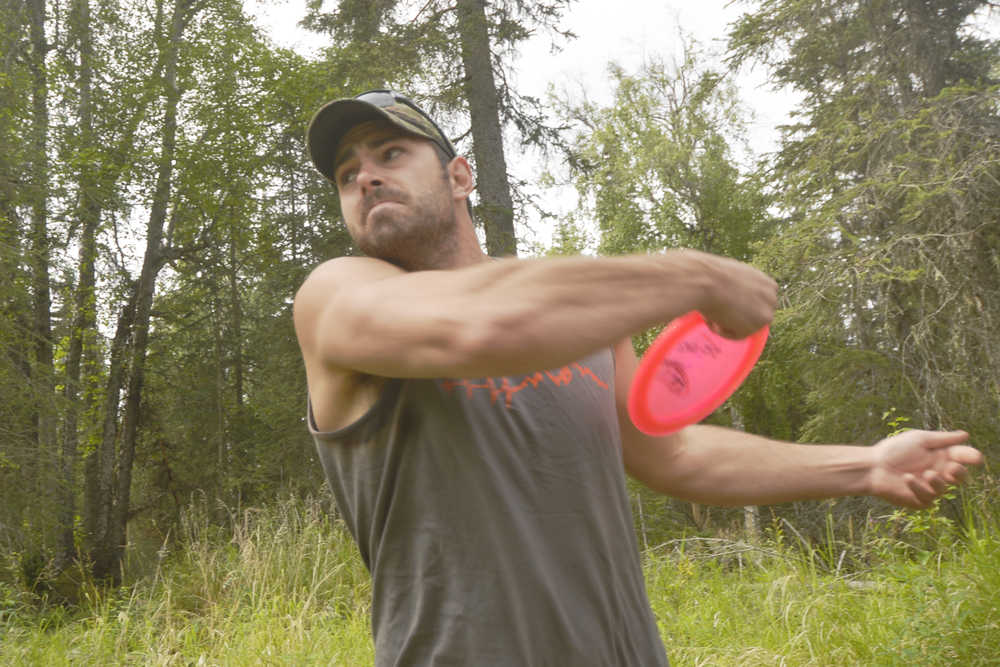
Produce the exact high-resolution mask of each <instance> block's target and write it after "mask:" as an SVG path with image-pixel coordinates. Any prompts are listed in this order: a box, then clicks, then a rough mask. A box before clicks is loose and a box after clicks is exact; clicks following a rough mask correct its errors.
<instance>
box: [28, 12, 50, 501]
mask: <svg viewBox="0 0 1000 667" xmlns="http://www.w3.org/2000/svg"><path fill="white" fill-rule="evenodd" d="M27 6H28V15H29V32H30V37H31V56H30V61H29V68H30V70H31V78H32V90H31V107H32V119H31V120H32V122H31V149H30V150H31V154H30V160H31V179H32V185H31V195H30V196H31V257H30V266H31V288H32V289H31V292H32V300H33V301H32V311H33V313H34V315H33V323H32V329H33V335H34V345H35V355H34V356H35V359H34V361H35V363H34V367H33V378H32V380H33V384H34V386H35V395H34V400H35V406H36V407H35V410H36V412H35V425H36V438H37V446H38V450H37V458H36V461H35V470H34V476H35V489H36V494H37V497H39V498H40V499H48V498H50V497H51V492H50V489H51V486H50V485H49V484H47V483H46V481H45V480H44V477H43V473H44V468H45V462H46V458H45V457H52V459H54V458H55V454H56V452H55V443H56V423H55V406H54V404H53V399H54V394H55V368H54V364H53V351H52V347H53V346H52V314H51V308H52V296H51V292H50V286H49V265H50V252H51V249H50V242H49V233H48V195H49V160H48V152H47V150H48V133H49V107H48V76H47V73H46V64H45V55H46V53H47V52H48V48H49V47H48V42H47V41H46V37H45V2H44V0H29V1H28V3H27Z"/></svg>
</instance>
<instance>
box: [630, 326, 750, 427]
mask: <svg viewBox="0 0 1000 667" xmlns="http://www.w3.org/2000/svg"><path fill="white" fill-rule="evenodd" d="M768 332H769V328H768V327H764V328H763V329H761V330H760V331H757V332H756V333H754V334H752V335H751V336H748V337H747V338H743V339H740V340H730V339H729V338H724V337H722V336H720V335H719V334H717V333H715V332H714V331H712V330H711V328H709V326H708V324H707V323H706V322H705V318H704V317H702V315H701V313H699V312H697V311H692V312H690V313H687V314H686V315H682V316H681V317H678V318H677V319H675V320H673V321H672V322H670V324H668V325H667V326H666V328H665V329H664V330H663V331H662V332H661V333H660V335H659V336H657V337H656V340H654V341H653V344H652V345H650V346H649V349H648V350H646V353H645V354H644V355H643V356H642V359H641V360H640V361H639V368H638V369H637V370H636V373H635V377H634V378H633V379H632V386H631V387H630V389H629V397H628V412H629V416H630V417H631V418H632V423H634V424H635V425H636V428H638V429H639V430H640V431H642V432H643V433H648V434H649V435H665V434H667V433H673V432H674V431H679V430H680V429H682V428H683V427H685V426H687V425H688V424H694V423H697V422H699V421H701V420H702V419H704V418H705V417H707V416H708V415H710V414H711V413H712V411H713V410H715V409H716V408H717V407H719V406H720V405H722V404H723V403H724V402H725V401H726V399H727V398H729V396H730V395H732V393H733V392H734V391H736V389H737V388H738V387H739V386H740V384H742V383H743V380H745V379H746V377H747V375H749V374H750V371H751V370H752V369H753V367H754V364H756V363H757V359H758V358H759V357H760V353H761V352H762V351H763V349H764V344H765V343H766V342H767V336H768Z"/></svg>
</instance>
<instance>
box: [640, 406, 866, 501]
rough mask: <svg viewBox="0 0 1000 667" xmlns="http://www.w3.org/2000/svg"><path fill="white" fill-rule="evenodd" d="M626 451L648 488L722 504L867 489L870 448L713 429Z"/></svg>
mask: <svg viewBox="0 0 1000 667" xmlns="http://www.w3.org/2000/svg"><path fill="white" fill-rule="evenodd" d="M640 437H643V438H648V440H647V442H646V443H645V444H644V445H643V446H642V447H641V448H638V449H633V450H632V452H631V459H632V460H631V461H630V460H629V456H628V455H627V456H626V464H627V465H628V467H629V472H630V474H632V476H634V477H636V478H637V479H638V480H639V481H641V482H642V483H644V484H645V485H646V486H648V487H650V488H652V489H653V490H655V491H658V492H660V493H664V494H666V495H670V496H673V497H677V498H681V499H684V500H690V501H692V502H699V503H705V504H710V505H721V506H738V505H769V504H775V503H782V502H789V501H793V500H808V499H820V498H834V497H841V496H853V495H866V494H869V493H871V480H870V478H871V471H872V469H873V451H872V449H871V448H870V447H859V446H851V445H799V444H792V443H786V442H779V441H775V440H769V439H767V438H762V437H759V436H755V435H751V434H748V433H744V432H742V431H736V430H732V429H725V428H720V427H714V426H702V425H698V426H691V427H688V428H686V429H684V430H683V431H681V432H680V433H677V434H675V435H673V436H668V437H665V438H650V437H649V436H643V435H641V434H640Z"/></svg>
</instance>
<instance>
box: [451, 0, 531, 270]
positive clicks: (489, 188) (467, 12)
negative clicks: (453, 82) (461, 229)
mask: <svg viewBox="0 0 1000 667" xmlns="http://www.w3.org/2000/svg"><path fill="white" fill-rule="evenodd" d="M456 7H457V9H458V32H459V39H460V41H461V50H462V65H463V66H464V68H465V97H466V99H468V101H469V114H470V116H471V120H472V144H473V156H474V157H475V160H476V171H477V176H478V178H477V181H478V187H477V189H478V191H479V206H478V207H477V210H478V213H479V215H480V216H481V217H482V219H483V224H484V226H485V228H486V251H487V253H488V254H489V255H490V256H491V257H502V256H505V255H516V254H517V240H516V238H515V236H514V205H513V202H512V201H511V195H510V182H509V180H508V178H507V162H506V160H505V158H504V151H503V133H502V132H501V128H500V99H499V96H498V95H497V88H496V83H495V81H494V78H493V64H492V60H491V54H490V36H489V31H488V29H487V20H486V2H485V0H457V3H456Z"/></svg>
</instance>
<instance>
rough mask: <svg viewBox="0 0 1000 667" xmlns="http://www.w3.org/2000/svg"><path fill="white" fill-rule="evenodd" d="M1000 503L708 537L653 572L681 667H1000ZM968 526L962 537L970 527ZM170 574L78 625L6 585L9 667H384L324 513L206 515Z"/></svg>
mask: <svg viewBox="0 0 1000 667" xmlns="http://www.w3.org/2000/svg"><path fill="white" fill-rule="evenodd" d="M994 507H995V505H994V504H990V503H987V502H985V501H984V502H983V503H981V504H980V505H978V506H974V507H973V506H967V507H966V512H965V517H964V520H963V521H961V522H956V521H951V520H947V519H944V518H943V517H942V516H941V514H940V513H939V512H933V511H932V512H924V513H896V514H893V515H891V516H889V517H885V518H882V519H880V520H879V521H874V522H870V523H869V525H868V526H867V527H866V529H865V530H864V532H863V533H862V534H860V535H858V536H857V539H856V540H855V541H854V542H837V541H836V540H835V539H831V540H829V541H828V542H826V543H822V544H816V545H811V544H809V543H808V542H806V541H805V540H804V539H800V536H798V535H797V534H796V530H795V528H794V526H792V525H791V524H789V523H787V522H784V521H775V522H774V523H773V524H772V525H771V527H770V529H769V531H767V536H766V537H765V538H764V539H762V540H761V541H760V542H759V543H752V544H751V543H747V542H744V541H741V540H738V539H722V538H718V537H712V538H707V537H699V538H688V539H678V540H672V541H668V542H665V543H663V544H660V545H657V546H652V547H650V548H648V549H646V550H645V552H644V565H645V572H646V579H647V586H648V590H649V595H650V600H651V603H652V605H653V609H654V611H655V613H656V615H657V618H658V619H659V623H660V629H661V633H662V635H663V638H664V642H665V644H666V646H667V651H668V654H669V655H670V657H671V661H672V664H674V665H675V667H682V666H692V665H697V666H705V665H712V666H716V665H718V666H726V665H732V666H736V665H739V666H740V667H747V666H754V665H768V666H769V667H770V666H774V665H838V666H840V665H865V666H868V665H922V666H924V665H929V666H933V665H942V666H944V665H948V666H951V665H963V666H965V665H972V666H975V665H1000V522H998V521H997V519H996V515H995V514H993V513H992V512H993V511H994V510H993V508H994ZM959 523H961V524H962V525H961V526H960V525H959ZM174 545H175V546H170V547H165V548H164V549H163V550H161V552H160V554H159V555H160V564H159V567H157V568H156V570H155V572H154V573H153V574H152V575H151V576H150V577H147V578H145V579H143V580H141V581H139V582H137V583H134V584H132V585H130V586H127V587H123V588H120V589H118V590H115V591H101V590H99V589H97V588H94V587H90V588H88V589H87V590H86V591H85V592H86V595H85V596H84V602H83V604H82V605H81V606H80V607H79V608H77V609H64V608H62V607H58V606H47V605H45V604H40V603H39V602H38V601H37V600H31V599H30V598H29V596H28V595H27V594H26V593H25V592H24V591H21V590H18V589H17V588H16V587H13V586H11V585H9V584H6V585H0V664H3V665H46V666H47V665H109V664H116V665H346V666H355V665H362V666H363V665H370V664H372V661H373V655H372V645H371V638H370V629H369V621H368V613H369V596H370V584H369V578H368V574H367V572H366V570H365V569H364V567H363V565H362V564H361V562H360V559H359V558H358V555H357V552H356V549H355V547H354V545H353V542H352V541H351V540H350V538H349V537H348V535H347V534H346V532H345V531H344V529H343V526H342V525H341V524H339V523H338V522H336V521H331V520H330V519H329V517H328V515H327V514H326V513H325V511H324V510H323V509H322V506H321V504H320V503H318V502H313V501H301V500H297V499H295V498H289V499H286V500H285V501H283V502H280V503H276V504H275V505H274V506H272V507H268V508H264V509H254V510H244V511H240V512H233V513H232V514H231V515H230V520H229V522H228V525H226V526H221V527H220V526H217V525H214V524H213V523H212V522H210V521H209V519H208V515H207V513H206V512H205V508H204V507H203V506H200V505H195V506H193V507H192V508H190V509H189V511H188V512H187V513H186V514H185V516H184V518H183V521H182V528H181V531H180V534H179V535H178V536H177V539H176V540H175V541H174Z"/></svg>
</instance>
